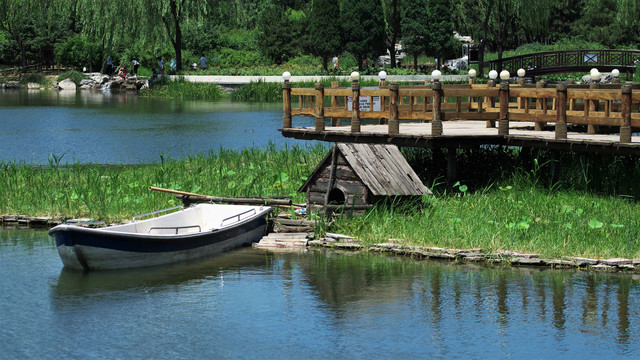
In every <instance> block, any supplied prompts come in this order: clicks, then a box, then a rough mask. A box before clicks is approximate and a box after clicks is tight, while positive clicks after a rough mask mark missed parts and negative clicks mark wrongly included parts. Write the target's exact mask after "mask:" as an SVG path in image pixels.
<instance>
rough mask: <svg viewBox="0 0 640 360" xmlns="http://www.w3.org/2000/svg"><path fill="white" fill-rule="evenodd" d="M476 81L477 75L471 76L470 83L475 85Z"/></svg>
mask: <svg viewBox="0 0 640 360" xmlns="http://www.w3.org/2000/svg"><path fill="white" fill-rule="evenodd" d="M475 83H476V77H475V76H469V85H473V84H475Z"/></svg>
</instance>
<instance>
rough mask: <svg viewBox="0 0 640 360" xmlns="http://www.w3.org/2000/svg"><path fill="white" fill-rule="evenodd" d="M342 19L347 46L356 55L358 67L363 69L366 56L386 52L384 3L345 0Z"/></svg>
mask: <svg viewBox="0 0 640 360" xmlns="http://www.w3.org/2000/svg"><path fill="white" fill-rule="evenodd" d="M341 19H342V28H343V31H344V39H345V48H346V50H347V51H349V52H350V53H352V54H353V55H354V56H355V57H356V59H357V60H358V69H360V70H362V63H363V60H364V59H365V58H367V57H373V56H378V55H381V54H383V53H384V52H385V48H386V47H385V37H384V19H383V17H382V4H381V2H380V0H353V1H350V2H345V3H344V5H343V9H342V18H341Z"/></svg>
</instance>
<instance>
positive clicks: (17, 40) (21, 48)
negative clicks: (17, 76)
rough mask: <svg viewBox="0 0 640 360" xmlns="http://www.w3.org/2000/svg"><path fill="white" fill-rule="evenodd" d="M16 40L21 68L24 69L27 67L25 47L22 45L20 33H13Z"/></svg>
mask: <svg viewBox="0 0 640 360" xmlns="http://www.w3.org/2000/svg"><path fill="white" fill-rule="evenodd" d="M15 38H16V42H17V43H18V47H19V48H20V57H21V58H22V70H23V71H24V70H25V69H26V68H27V47H26V46H25V45H24V41H22V37H21V36H20V34H15Z"/></svg>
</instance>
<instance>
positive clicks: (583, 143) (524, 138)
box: [280, 120, 640, 156]
mask: <svg viewBox="0 0 640 360" xmlns="http://www.w3.org/2000/svg"><path fill="white" fill-rule="evenodd" d="M442 124H443V135H441V136H432V135H431V124H430V123H401V124H400V133H399V134H396V135H389V134H388V126H387V125H362V128H361V130H362V131H361V132H359V133H352V132H351V129H350V127H349V125H347V126H337V127H327V128H326V130H325V131H316V130H315V129H314V128H313V127H297V128H290V129H280V131H281V132H282V135H283V136H285V137H290V138H296V139H306V140H320V141H332V142H347V143H349V142H352V143H378V144H396V145H399V146H410V147H411V146H412V147H426V148H438V147H451V146H460V147H468V146H476V145H483V144H486V145H490V144H495V145H513V146H527V147H538V148H549V149H554V150H560V151H568V152H604V153H617V154H625V155H633V156H640V136H632V138H631V141H632V142H631V143H620V136H619V135H618V134H588V133H586V132H577V131H571V128H570V131H568V133H567V139H566V140H556V139H555V132H554V130H553V126H551V127H548V128H547V130H544V131H536V130H534V129H535V124H534V123H533V122H522V121H518V122H510V123H509V135H506V136H503V135H498V129H497V128H487V127H486V126H485V123H484V122H483V121H469V120H456V121H443V123H442Z"/></svg>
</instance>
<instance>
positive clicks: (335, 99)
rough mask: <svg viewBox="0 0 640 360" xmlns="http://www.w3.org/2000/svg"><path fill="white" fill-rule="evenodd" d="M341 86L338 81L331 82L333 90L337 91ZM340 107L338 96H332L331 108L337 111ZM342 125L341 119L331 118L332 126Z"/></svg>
mask: <svg viewBox="0 0 640 360" xmlns="http://www.w3.org/2000/svg"><path fill="white" fill-rule="evenodd" d="M338 86H339V83H338V82H337V81H332V82H331V88H332V89H337V88H338ZM339 106H340V101H338V97H337V96H332V97H331V107H332V108H334V109H337V108H338V107H339ZM340 125H342V120H341V119H340V118H334V117H332V118H331V126H340Z"/></svg>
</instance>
